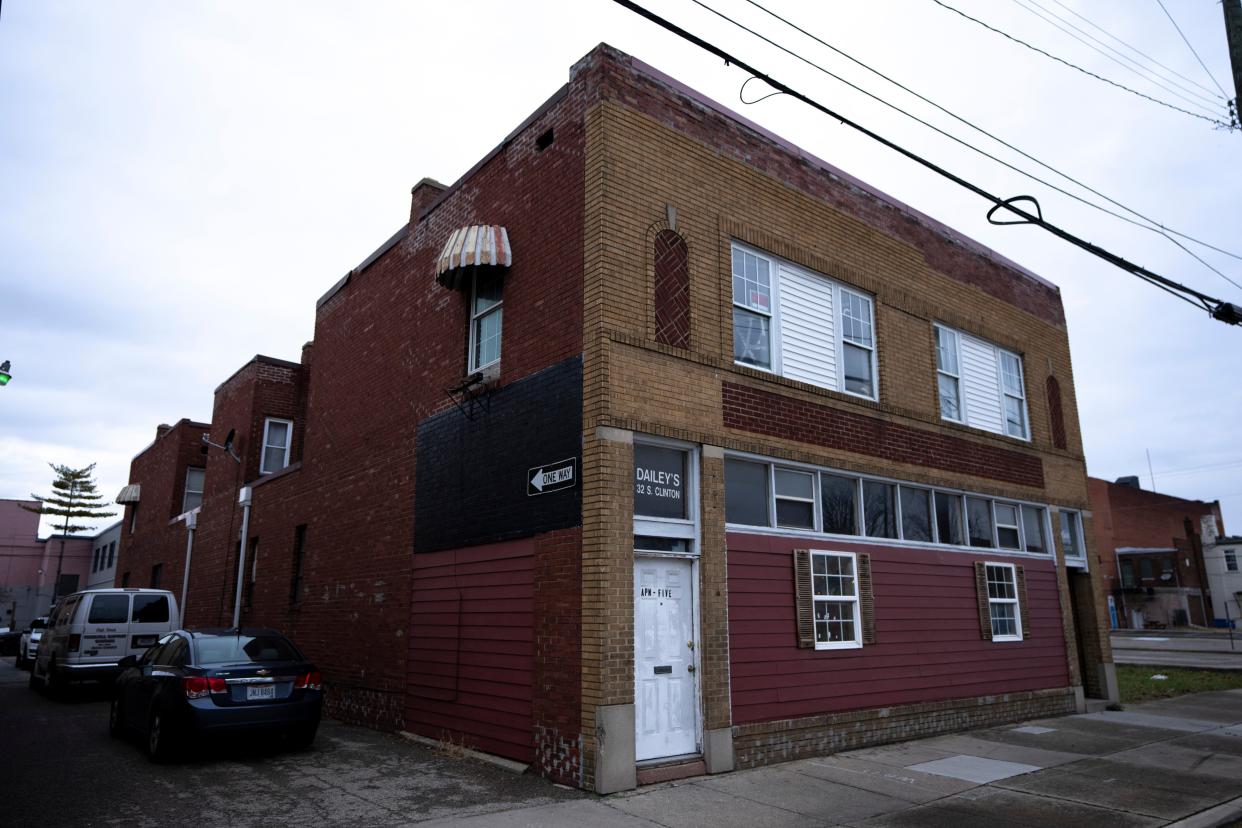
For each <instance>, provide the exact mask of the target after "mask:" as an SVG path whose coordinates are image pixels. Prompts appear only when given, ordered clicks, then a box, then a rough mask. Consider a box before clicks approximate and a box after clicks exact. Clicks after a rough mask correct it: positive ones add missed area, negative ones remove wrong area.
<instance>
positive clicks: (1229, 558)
mask: <svg viewBox="0 0 1242 828" xmlns="http://www.w3.org/2000/svg"><path fill="white" fill-rule="evenodd" d="M1225 571H1226V572H1237V571H1238V553H1237V551H1236V550H1234V549H1226V550H1225Z"/></svg>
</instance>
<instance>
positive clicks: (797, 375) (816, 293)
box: [780, 265, 837, 388]
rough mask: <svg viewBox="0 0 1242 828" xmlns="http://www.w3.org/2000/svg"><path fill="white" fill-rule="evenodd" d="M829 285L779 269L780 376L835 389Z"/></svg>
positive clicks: (833, 318)
mask: <svg viewBox="0 0 1242 828" xmlns="http://www.w3.org/2000/svg"><path fill="white" fill-rule="evenodd" d="M832 299H833V291H832V283H831V282H829V281H828V280H827V279H821V278H819V277H818V276H814V275H812V274H810V273H804V272H802V271H801V270H796V269H794V268H791V267H787V266H785V265H781V267H780V311H781V324H780V328H781V331H780V337H781V374H782V375H784V376H786V377H789V378H790V379H796V380H801V381H803V382H809V383H811V384H812V385H819V386H823V387H824V388H836V387H837V359H836V349H837V334H836V315H835V312H834V310H833V303H832Z"/></svg>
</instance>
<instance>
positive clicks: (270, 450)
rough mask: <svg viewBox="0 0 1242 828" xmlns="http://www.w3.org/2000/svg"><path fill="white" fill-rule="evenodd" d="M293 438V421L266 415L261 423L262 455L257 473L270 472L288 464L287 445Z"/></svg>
mask: <svg viewBox="0 0 1242 828" xmlns="http://www.w3.org/2000/svg"><path fill="white" fill-rule="evenodd" d="M292 440H293V421H292V420H278V419H275V418H274V417H268V418H267V420H266V421H265V422H264V423H263V457H262V459H261V461H260V462H259V474H271V473H272V472H275V471H280V470H281V469H283V468H284V467H285V466H287V465H289V445H290V443H291V442H292Z"/></svg>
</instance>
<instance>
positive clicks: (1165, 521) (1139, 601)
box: [1088, 477, 1225, 629]
mask: <svg viewBox="0 0 1242 828" xmlns="http://www.w3.org/2000/svg"><path fill="white" fill-rule="evenodd" d="M1088 485H1089V491H1090V493H1091V511H1092V513H1093V514H1094V517H1095V521H1094V527H1095V541H1096V549H1097V550H1098V553H1099V559H1100V575H1101V583H1102V586H1103V589H1104V594H1105V595H1106V596H1107V602H1108V610H1109V616H1110V618H1111V624H1112V626H1114V627H1120V628H1122V629H1144V628H1145V627H1168V626H1186V625H1188V624H1193V625H1196V626H1211V625H1213V624H1214V623H1215V619H1216V618H1220V619H1221V622H1222V623H1223V622H1224V615H1223V612H1224V606H1223V605H1219V606H1218V607H1217V610H1219V611H1220V613H1217V612H1216V611H1214V610H1213V607H1212V603H1213V602H1212V590H1211V583H1210V580H1209V577H1208V576H1209V571H1208V569H1209V567H1208V566H1207V565H1206V561H1205V559H1204V549H1203V545H1204V539H1203V537H1202V527H1203V521H1204V520H1205V519H1206V520H1207V521H1209V523H1211V524H1215V526H1216V530H1215V531H1214V532H1213V533H1212V534H1213V536H1215V535H1222V534H1224V531H1225V524H1224V518H1223V517H1222V516H1221V511H1220V501H1216V500H1214V501H1212V502H1210V503H1207V502H1204V501H1202V500H1185V499H1183V498H1180V497H1173V496H1172V495H1165V494H1159V493H1157V492H1149V491H1145V490H1144V489H1143V488H1141V486H1140V485H1139V479H1138V478H1137V477H1122V478H1120V479H1118V480H1117V481H1116V482H1115V483H1110V482H1108V481H1107V480H1101V479H1100V478H1098V477H1092V478H1089V479H1088ZM1209 542H1210V541H1209Z"/></svg>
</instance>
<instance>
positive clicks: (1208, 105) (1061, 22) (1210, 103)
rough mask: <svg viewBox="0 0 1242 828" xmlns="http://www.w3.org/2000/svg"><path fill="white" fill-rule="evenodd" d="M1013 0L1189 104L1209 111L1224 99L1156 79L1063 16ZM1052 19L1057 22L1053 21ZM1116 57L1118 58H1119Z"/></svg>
mask: <svg viewBox="0 0 1242 828" xmlns="http://www.w3.org/2000/svg"><path fill="white" fill-rule="evenodd" d="M1013 2H1014V5H1016V6H1018V7H1019V8H1020V9H1022V10H1023V11H1025V12H1027V13H1029V14H1033V15H1035V16H1036V17H1038V18H1039V19H1040V20H1042V21H1044V22H1045V23H1047V24H1048V25H1049V26H1052V27H1054V28H1055V29H1057V30H1058V31H1060V32H1063V33H1064V34H1066V35H1069V36H1070V37H1072V38H1074V39H1075V40H1077V41H1078V42H1079V43H1081V44H1083V45H1084V46H1086V47H1087V48H1088V49H1091V50H1092V51H1095V52H1097V53H1098V54H1100V55H1103V56H1104V57H1105V58H1107V59H1108V60H1111V61H1112V62H1113V63H1115V64H1117V65H1118V66H1120V67H1121V68H1122V69H1125V70H1126V71H1127V72H1133V73H1134V74H1136V75H1138V76H1139V77H1140V78H1142V79H1143V80H1145V81H1148V82H1150V83H1154V84H1155V85H1156V86H1159V87H1160V88H1161V89H1163V90H1165V91H1166V92H1169V93H1171V94H1172V95H1174V96H1175V97H1178V98H1181V99H1182V100H1183V101H1185V102H1186V103H1188V104H1190V105H1191V106H1198V107H1203V108H1204V109H1206V110H1207V111H1208V112H1209V113H1210V112H1211V111H1212V109H1213V108H1214V107H1217V106H1219V105H1220V104H1221V103H1224V99H1223V98H1220V97H1219V96H1218V95H1216V94H1215V93H1212V97H1208V96H1207V95H1204V94H1202V93H1200V92H1196V91H1195V90H1193V89H1187V88H1186V87H1185V86H1183V85H1182V84H1180V83H1178V82H1177V81H1175V80H1172V79H1171V78H1167V77H1163V76H1160V77H1159V78H1158V79H1157V78H1153V77H1151V76H1150V75H1149V74H1148V73H1149V72H1151V70H1150V69H1147V68H1146V67H1144V66H1142V65H1141V64H1139V63H1138V62H1136V61H1135V60H1134V59H1133V58H1130V57H1127V56H1126V55H1123V54H1122V53H1121V52H1118V51H1117V50H1116V49H1114V48H1113V47H1112V46H1109V45H1108V44H1107V43H1103V42H1102V41H1100V40H1099V39H1098V38H1096V37H1094V36H1093V35H1090V34H1088V33H1087V32H1084V31H1083V30H1082V29H1080V28H1078V27H1077V26H1075V25H1074V24H1073V23H1070V22H1069V21H1068V20H1065V19H1064V18H1062V17H1059V16H1058V15H1057V14H1056V13H1055V12H1052V11H1049V10H1048V9H1045V8H1044V7H1043V6H1041V5H1039V3H1037V2H1035V0H1026V2H1024V0H1013ZM1027 2H1029V3H1030V4H1031V5H1032V6H1035V9H1032V8H1031V7H1030V6H1027V5H1026V3H1027ZM1036 9H1038V11H1036ZM1049 18H1052V19H1051V20H1050V19H1049ZM1054 20H1055V21H1057V22H1054ZM1066 26H1068V27H1069V28H1070V29H1073V30H1074V32H1081V33H1082V35H1083V36H1084V37H1087V38H1089V39H1091V40H1093V41H1095V42H1096V43H1099V44H1100V46H1102V47H1104V48H1105V49H1108V50H1109V51H1110V52H1112V53H1113V54H1114V55H1116V56H1117V57H1113V55H1109V54H1105V53H1104V52H1102V51H1100V48H1099V47H1098V46H1094V45H1092V44H1091V43H1088V42H1087V41H1086V40H1083V38H1082V37H1079V36H1078V35H1077V34H1074V32H1071V31H1068V30H1067V29H1066V28H1065V27H1066ZM1118 58H1120V60H1119V59H1118ZM1122 60H1124V61H1128V63H1122V62H1121V61H1122ZM1130 64H1133V65H1130ZM1135 67H1137V68H1135ZM1162 81H1167V82H1168V83H1171V84H1173V85H1174V86H1176V87H1177V89H1171V88H1170V87H1168V86H1166V85H1165V84H1164V83H1162ZM1179 90H1181V91H1179ZM1183 92H1185V93H1187V94H1189V95H1193V96H1194V97H1195V98H1197V99H1198V100H1192V99H1191V98H1188V97H1187V96H1186V95H1184V94H1182V93H1183Z"/></svg>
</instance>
